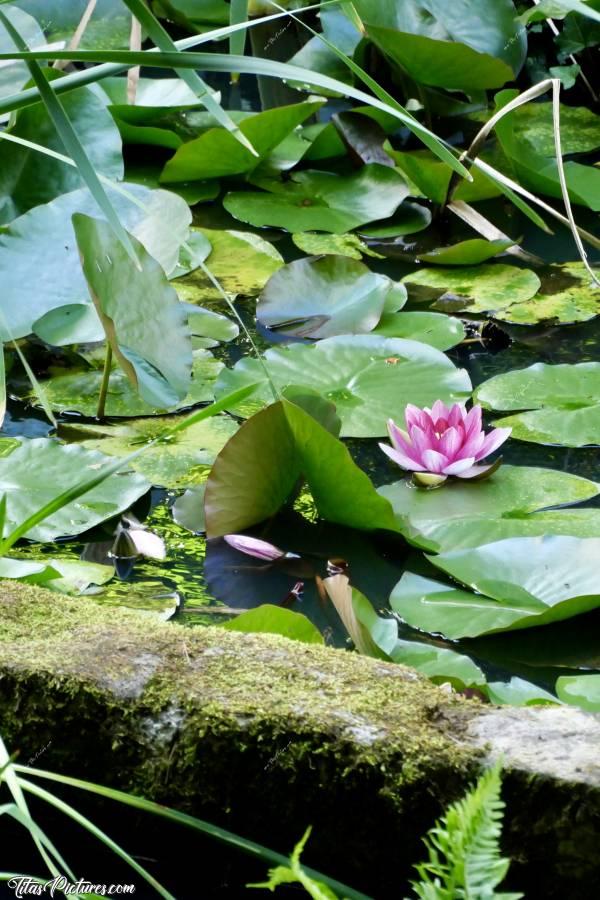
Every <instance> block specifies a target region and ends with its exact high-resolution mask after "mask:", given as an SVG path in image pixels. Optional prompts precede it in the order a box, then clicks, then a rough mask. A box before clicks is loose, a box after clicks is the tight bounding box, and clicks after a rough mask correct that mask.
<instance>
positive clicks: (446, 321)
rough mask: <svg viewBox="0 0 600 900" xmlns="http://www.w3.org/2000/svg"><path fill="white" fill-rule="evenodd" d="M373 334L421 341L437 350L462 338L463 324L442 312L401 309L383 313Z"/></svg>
mask: <svg viewBox="0 0 600 900" xmlns="http://www.w3.org/2000/svg"><path fill="white" fill-rule="evenodd" d="M373 334H380V335H382V336H384V337H391V338H407V339H408V340H411V341H422V342H423V343H424V344H429V345H430V346H431V347H436V348H437V349H438V350H449V349H450V347H455V346H456V344H460V342H461V341H462V340H464V338H465V326H464V325H463V323H462V322H461V321H460V319H455V318H454V317H453V316H447V315H444V313H433V312H404V311H402V312H399V313H384V314H383V316H382V317H381V319H380V320H379V324H378V325H377V327H376V328H375V329H374V330H373Z"/></svg>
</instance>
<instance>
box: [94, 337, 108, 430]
mask: <svg viewBox="0 0 600 900" xmlns="http://www.w3.org/2000/svg"><path fill="white" fill-rule="evenodd" d="M111 367H112V347H111V346H110V343H109V342H108V341H107V342H106V356H105V357H104V371H103V372H102V384H101V385H100V393H99V394H98V409H97V410H96V418H97V419H103V418H104V410H105V407H106V395H107V394H108V382H109V381H110V370H111Z"/></svg>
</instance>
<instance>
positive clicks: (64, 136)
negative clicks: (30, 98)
mask: <svg viewBox="0 0 600 900" xmlns="http://www.w3.org/2000/svg"><path fill="white" fill-rule="evenodd" d="M0 22H2V24H3V25H4V28H5V29H6V31H7V32H8V34H9V35H10V37H11V39H12V41H13V43H14V44H15V46H16V47H17V48H18V49H19V50H20V51H21V52H22V53H25V54H27V44H26V43H25V42H24V41H23V39H22V38H21V35H20V34H19V32H18V31H17V30H16V28H15V27H14V25H13V24H12V22H11V21H10V20H9V19H8V18H7V16H6V15H5V14H4V13H3V12H2V10H1V9H0ZM46 52H47V51H46ZM25 61H26V63H27V67H28V69H29V72H30V74H31V77H32V79H33V81H34V82H35V85H36V87H37V89H38V90H39V92H40V96H41V98H42V101H43V103H44V106H45V107H46V111H47V113H48V115H49V116H50V118H51V120H52V122H53V123H54V127H55V128H56V131H57V132H58V135H59V137H60V139H61V141H62V142H63V144H64V146H65V149H66V150H67V153H68V154H69V155H70V156H71V157H72V158H73V160H74V161H75V163H76V164H77V168H78V170H79V173H80V175H81V177H82V178H83V180H84V181H85V183H86V184H87V186H88V188H89V190H90V192H91V194H92V196H93V197H94V199H95V201H96V203H97V204H98V206H99V207H100V209H101V210H102V212H103V214H104V215H105V216H106V219H107V221H108V223H109V224H110V226H111V228H112V229H113V231H114V232H115V234H116V236H117V237H118V239H119V241H120V242H121V243H122V244H123V247H124V248H125V250H126V251H127V253H128V255H129V256H130V257H131V259H132V260H133V261H134V263H135V265H136V266H138V260H137V256H136V253H135V250H134V249H133V245H132V243H131V241H130V240H129V236H128V234H127V232H126V231H125V229H124V228H123V226H122V225H121V222H120V220H119V217H118V215H117V214H116V212H115V210H114V208H113V205H112V203H111V202H110V200H109V199H108V196H107V194H106V191H105V190H104V188H103V187H102V184H101V183H100V179H99V178H98V176H97V174H96V170H95V169H94V167H93V165H92V163H91V162H90V160H89V158H88V156H87V153H86V152H85V150H84V148H83V145H82V143H81V141H80V140H79V137H78V135H77V133H76V131H75V129H74V128H73V126H72V125H71V122H70V120H69V117H68V116H67V114H66V113H65V111H64V109H63V106H62V104H61V102H60V100H59V99H58V97H57V96H56V94H55V93H54V91H53V90H52V87H51V86H50V84H49V82H48V81H47V80H46V77H45V75H44V73H43V72H42V70H41V68H40V66H39V64H38V63H37V62H36V61H35V60H34V59H31V58H28V59H26V60H25Z"/></svg>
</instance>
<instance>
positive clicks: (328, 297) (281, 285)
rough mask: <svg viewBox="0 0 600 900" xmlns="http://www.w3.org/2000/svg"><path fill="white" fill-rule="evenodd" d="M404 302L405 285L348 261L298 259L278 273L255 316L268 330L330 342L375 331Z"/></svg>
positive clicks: (339, 258) (335, 258) (261, 298)
mask: <svg viewBox="0 0 600 900" xmlns="http://www.w3.org/2000/svg"><path fill="white" fill-rule="evenodd" d="M405 303H406V289H405V288H404V285H402V284H401V285H397V284H396V283H395V282H393V281H392V280H391V279H390V278H388V277H387V275H378V274H377V273H375V272H371V271H370V270H369V269H368V268H367V267H366V266H365V265H363V263H361V262H357V261H355V260H351V259H347V258H346V257H345V256H321V257H308V258H306V259H297V260H295V261H294V262H291V263H288V264H287V265H286V266H283V268H281V269H279V270H278V271H277V272H275V274H274V275H272V276H271V278H270V279H269V281H268V282H267V284H266V285H265V287H264V289H263V292H262V294H261V295H260V298H259V301H258V304H257V307H256V316H257V319H258V320H259V322H261V323H262V324H263V325H265V326H266V327H267V328H271V329H273V328H277V329H278V330H281V331H283V332H285V333H286V334H293V335H297V336H299V337H312V338H326V337H332V336H333V335H336V334H361V333H364V332H369V331H372V329H373V328H374V327H375V326H376V325H377V323H378V322H379V320H380V318H381V315H382V313H383V311H384V309H386V310H389V311H390V312H396V311H397V310H398V309H400V308H401V307H402V306H404V304H405Z"/></svg>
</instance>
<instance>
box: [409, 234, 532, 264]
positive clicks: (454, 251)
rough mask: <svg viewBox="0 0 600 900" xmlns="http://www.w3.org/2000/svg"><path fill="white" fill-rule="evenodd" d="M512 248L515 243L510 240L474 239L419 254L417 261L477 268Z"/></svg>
mask: <svg viewBox="0 0 600 900" xmlns="http://www.w3.org/2000/svg"><path fill="white" fill-rule="evenodd" d="M512 246H514V241H510V240H508V241H502V240H495V241H484V240H482V238H472V239H471V240H468V241H460V242H459V243H458V244H451V245H450V246H448V247H438V248H437V250H429V251H428V252H427V253H419V254H417V259H420V260H421V262H428V263H435V264H436V265H440V266H476V265H478V264H479V263H482V262H485V261H486V259H491V258H492V257H493V256H497V255H498V254H499V253H503V252H504V251H505V250H507V249H508V248H509V247H512Z"/></svg>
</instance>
